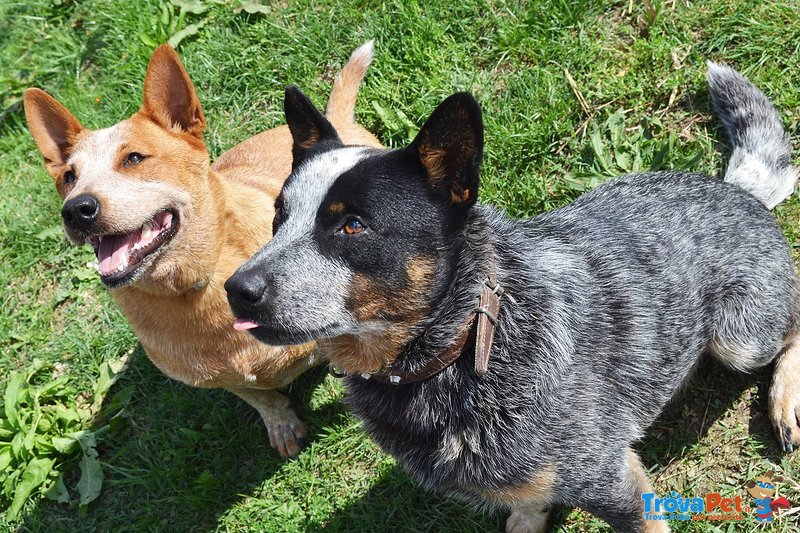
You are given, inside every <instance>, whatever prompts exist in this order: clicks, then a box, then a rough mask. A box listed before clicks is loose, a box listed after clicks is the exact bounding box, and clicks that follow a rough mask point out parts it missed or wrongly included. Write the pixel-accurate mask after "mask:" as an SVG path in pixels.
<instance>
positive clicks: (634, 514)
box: [581, 448, 669, 533]
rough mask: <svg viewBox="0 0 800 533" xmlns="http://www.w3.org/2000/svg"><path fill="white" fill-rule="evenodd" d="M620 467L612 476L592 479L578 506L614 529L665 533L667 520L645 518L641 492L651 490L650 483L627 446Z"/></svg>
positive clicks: (667, 529) (667, 528)
mask: <svg viewBox="0 0 800 533" xmlns="http://www.w3.org/2000/svg"><path fill="white" fill-rule="evenodd" d="M621 466H622V470H621V472H619V475H617V476H614V478H615V479H598V480H595V482H594V483H593V484H592V486H591V487H589V490H588V491H587V493H586V494H584V495H583V498H582V500H583V502H581V503H582V505H581V507H584V508H585V509H586V510H587V511H589V512H590V513H592V514H593V515H595V516H597V517H599V518H602V519H603V520H605V521H606V522H608V523H609V525H611V527H613V528H614V531H626V532H628V531H630V532H642V533H668V532H669V525H668V524H667V522H666V520H657V519H655V520H654V519H650V520H648V519H646V518H645V513H644V509H645V507H644V499H643V498H642V495H643V494H646V493H653V486H652V485H651V484H650V480H649V479H648V478H647V472H646V471H645V469H644V467H643V466H642V462H641V461H640V460H639V456H638V455H636V452H634V451H633V450H632V449H630V448H628V449H627V450H626V452H625V456H624V459H623V460H622V463H621ZM587 500H588V501H587ZM651 514H653V515H656V514H660V513H651Z"/></svg>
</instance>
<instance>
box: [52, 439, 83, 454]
mask: <svg viewBox="0 0 800 533" xmlns="http://www.w3.org/2000/svg"><path fill="white" fill-rule="evenodd" d="M77 444H78V440H77V439H75V438H74V437H53V448H55V449H56V451H58V452H60V453H71V452H72V451H74V450H75V447H76V446H77Z"/></svg>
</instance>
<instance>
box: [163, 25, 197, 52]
mask: <svg viewBox="0 0 800 533" xmlns="http://www.w3.org/2000/svg"><path fill="white" fill-rule="evenodd" d="M205 25H206V21H204V20H202V21H200V22H196V23H194V24H189V25H188V26H186V27H185V28H183V29H182V30H181V31H179V32H178V33H176V34H175V35H173V36H172V37H170V38H169V41H167V42H168V43H169V44H170V46H172V47H173V48H177V47H178V45H180V44H181V41H183V40H184V39H185V38H187V37H190V36H192V35H196V34H197V32H199V31H200V28H202V27H203V26H205Z"/></svg>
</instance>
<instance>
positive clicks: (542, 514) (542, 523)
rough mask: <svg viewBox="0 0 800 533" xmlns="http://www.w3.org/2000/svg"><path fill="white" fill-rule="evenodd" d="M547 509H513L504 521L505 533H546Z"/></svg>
mask: <svg viewBox="0 0 800 533" xmlns="http://www.w3.org/2000/svg"><path fill="white" fill-rule="evenodd" d="M549 514H550V513H549V509H547V508H542V509H539V508H537V507H515V508H514V509H512V510H511V516H509V517H508V520H506V533H546V531H547V530H548V528H547V517H548V515H549Z"/></svg>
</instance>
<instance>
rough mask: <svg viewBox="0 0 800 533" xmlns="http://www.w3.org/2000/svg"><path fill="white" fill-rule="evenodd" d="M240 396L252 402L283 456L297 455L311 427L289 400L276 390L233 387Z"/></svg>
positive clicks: (271, 442) (231, 389) (272, 442)
mask: <svg viewBox="0 0 800 533" xmlns="http://www.w3.org/2000/svg"><path fill="white" fill-rule="evenodd" d="M228 390H229V391H231V392H232V393H234V394H235V395H236V396H238V397H239V398H241V399H243V400H244V401H246V402H247V403H249V404H250V405H252V406H253V407H254V408H255V409H256V410H257V411H258V414H260V415H261V419H262V420H263V421H264V425H265V426H267V433H268V434H269V443H270V445H271V446H272V447H273V448H275V449H277V450H278V453H280V454H281V456H282V457H291V458H296V457H297V456H298V455H299V454H300V450H302V448H303V441H304V440H305V438H306V437H307V436H308V428H306V425H305V424H304V423H303V422H301V421H300V419H299V418H297V415H296V414H295V412H294V410H293V409H292V407H291V404H290V402H289V399H288V398H287V397H286V396H284V395H283V394H281V393H279V392H278V391H276V390H264V389H246V388H230V389H228Z"/></svg>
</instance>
